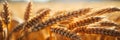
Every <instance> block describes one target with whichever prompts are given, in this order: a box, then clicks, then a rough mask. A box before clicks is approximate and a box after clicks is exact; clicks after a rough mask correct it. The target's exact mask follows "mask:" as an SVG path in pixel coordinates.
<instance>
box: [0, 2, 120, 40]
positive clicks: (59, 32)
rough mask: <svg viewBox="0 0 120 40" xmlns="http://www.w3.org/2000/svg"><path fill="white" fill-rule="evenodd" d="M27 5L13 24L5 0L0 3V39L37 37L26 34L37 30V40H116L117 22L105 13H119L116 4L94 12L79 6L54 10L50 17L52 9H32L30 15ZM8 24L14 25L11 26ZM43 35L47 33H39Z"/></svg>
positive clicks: (118, 31)
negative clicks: (20, 19) (21, 17)
mask: <svg viewBox="0 0 120 40" xmlns="http://www.w3.org/2000/svg"><path fill="white" fill-rule="evenodd" d="M31 6H32V4H31V2H29V3H28V6H27V8H26V11H25V14H24V22H23V23H20V24H13V21H12V16H11V12H10V10H9V7H8V3H7V2H4V3H3V11H1V14H0V15H1V18H0V40H37V39H30V38H29V37H28V36H29V34H30V33H34V32H38V31H39V32H40V33H42V34H41V37H37V38H39V40H40V39H41V40H43V39H42V38H44V40H120V30H119V29H120V25H119V24H118V23H116V22H114V21H111V20H109V19H108V17H107V16H105V14H110V13H112V12H120V9H119V8H117V7H110V8H103V9H100V10H98V11H95V12H91V10H92V9H93V8H82V9H78V10H73V11H64V12H56V13H55V14H56V15H52V16H51V17H49V15H50V12H51V11H52V10H51V9H49V8H43V9H40V10H38V11H37V12H36V13H37V15H36V16H34V17H31V18H30V13H31ZM90 12H91V13H90ZM103 15H104V16H103ZM14 21H15V20H14ZM11 24H13V25H16V26H15V27H12V26H11ZM10 27H11V28H10ZM43 29H47V30H45V31H46V32H48V34H46V32H41V30H43ZM16 34H18V35H16ZM43 34H46V35H49V36H48V37H45V35H44V36H42V35H43ZM34 35H35V34H34Z"/></svg>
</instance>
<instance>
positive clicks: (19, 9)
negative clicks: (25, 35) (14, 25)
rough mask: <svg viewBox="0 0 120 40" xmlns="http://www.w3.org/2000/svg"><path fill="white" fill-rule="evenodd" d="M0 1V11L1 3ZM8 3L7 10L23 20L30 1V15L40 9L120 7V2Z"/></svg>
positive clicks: (38, 0)
mask: <svg viewBox="0 0 120 40" xmlns="http://www.w3.org/2000/svg"><path fill="white" fill-rule="evenodd" d="M4 1H5V0H0V11H1V10H2V3H3V2H4ZM6 1H8V3H9V7H10V8H9V9H10V10H12V12H13V13H14V15H15V16H18V17H20V18H22V19H23V16H22V15H24V12H25V9H26V6H27V3H28V2H29V1H32V4H33V5H32V8H33V9H32V13H35V12H36V11H37V10H39V9H41V8H50V9H52V10H55V11H56V10H73V9H80V8H87V7H91V8H102V7H120V0H6Z"/></svg>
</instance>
